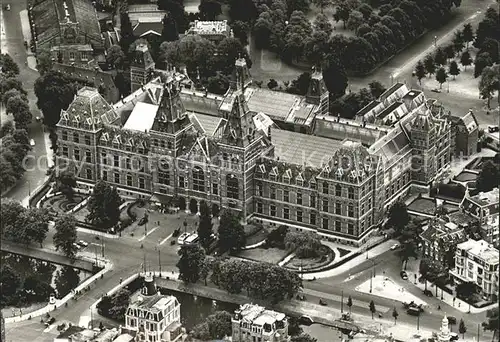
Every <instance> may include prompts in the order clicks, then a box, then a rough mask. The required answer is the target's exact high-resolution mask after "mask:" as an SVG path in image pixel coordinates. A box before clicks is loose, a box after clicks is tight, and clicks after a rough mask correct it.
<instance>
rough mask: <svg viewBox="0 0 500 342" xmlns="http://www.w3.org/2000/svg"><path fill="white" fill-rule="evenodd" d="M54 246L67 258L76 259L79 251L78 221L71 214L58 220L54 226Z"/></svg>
mask: <svg viewBox="0 0 500 342" xmlns="http://www.w3.org/2000/svg"><path fill="white" fill-rule="evenodd" d="M54 228H55V230H56V232H55V233H54V237H53V240H54V246H55V247H56V250H57V249H59V248H60V249H61V250H62V251H63V253H64V255H66V256H67V257H69V258H71V259H74V258H75V256H76V252H77V251H78V249H77V248H76V246H75V243H76V238H77V235H76V219H75V217H74V216H73V215H71V214H65V215H61V216H59V217H58V218H57V220H56V222H55V226H54Z"/></svg>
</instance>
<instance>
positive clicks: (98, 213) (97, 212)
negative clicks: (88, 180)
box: [87, 180, 122, 228]
mask: <svg viewBox="0 0 500 342" xmlns="http://www.w3.org/2000/svg"><path fill="white" fill-rule="evenodd" d="M121 202H122V200H121V198H120V195H118V191H117V190H116V188H114V187H112V186H110V185H109V184H107V183H106V182H104V181H102V180H101V181H98V182H97V183H96V185H95V186H94V190H93V191H92V195H91V196H90V200H89V202H88V204H87V208H88V210H89V214H88V215H87V220H88V221H89V222H91V223H92V224H94V225H96V226H98V227H101V228H110V227H112V226H113V225H115V224H116V223H117V222H118V220H119V219H120V205H121Z"/></svg>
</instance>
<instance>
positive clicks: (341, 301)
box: [340, 290, 344, 313]
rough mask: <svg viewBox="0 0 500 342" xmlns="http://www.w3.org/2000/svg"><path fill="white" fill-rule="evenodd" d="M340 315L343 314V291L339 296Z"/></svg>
mask: <svg viewBox="0 0 500 342" xmlns="http://www.w3.org/2000/svg"><path fill="white" fill-rule="evenodd" d="M340 298H341V300H340V313H344V290H342V292H341V295H340Z"/></svg>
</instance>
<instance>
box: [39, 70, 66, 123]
mask: <svg viewBox="0 0 500 342" xmlns="http://www.w3.org/2000/svg"><path fill="white" fill-rule="evenodd" d="M75 94H76V90H75V87H74V86H73V84H72V83H71V80H70V79H69V78H68V77H67V76H66V75H64V74H62V73H61V72H59V71H54V70H51V71H49V72H47V73H46V74H44V75H43V76H41V77H39V78H38V79H37V80H36V81H35V95H36V96H37V98H38V101H37V106H38V108H40V110H41V111H42V113H43V122H44V124H45V125H47V126H49V127H55V125H56V124H57V123H58V122H59V119H60V115H61V110H66V109H67V108H68V106H69V105H70V103H71V102H72V101H73V98H74V96H75Z"/></svg>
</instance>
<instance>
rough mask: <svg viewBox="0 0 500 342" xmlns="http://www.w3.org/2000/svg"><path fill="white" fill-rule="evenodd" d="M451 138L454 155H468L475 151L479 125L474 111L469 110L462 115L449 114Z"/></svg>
mask: <svg viewBox="0 0 500 342" xmlns="http://www.w3.org/2000/svg"><path fill="white" fill-rule="evenodd" d="M450 121H451V127H452V133H451V134H452V139H451V143H452V146H453V147H454V148H452V149H451V150H452V151H455V156H456V157H468V156H471V155H473V154H474V153H476V152H477V141H478V138H479V125H478V123H477V120H476V117H475V116H474V113H473V112H472V111H471V110H470V111H469V112H468V113H467V114H465V115H464V116H462V117H457V116H451V117H450Z"/></svg>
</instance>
